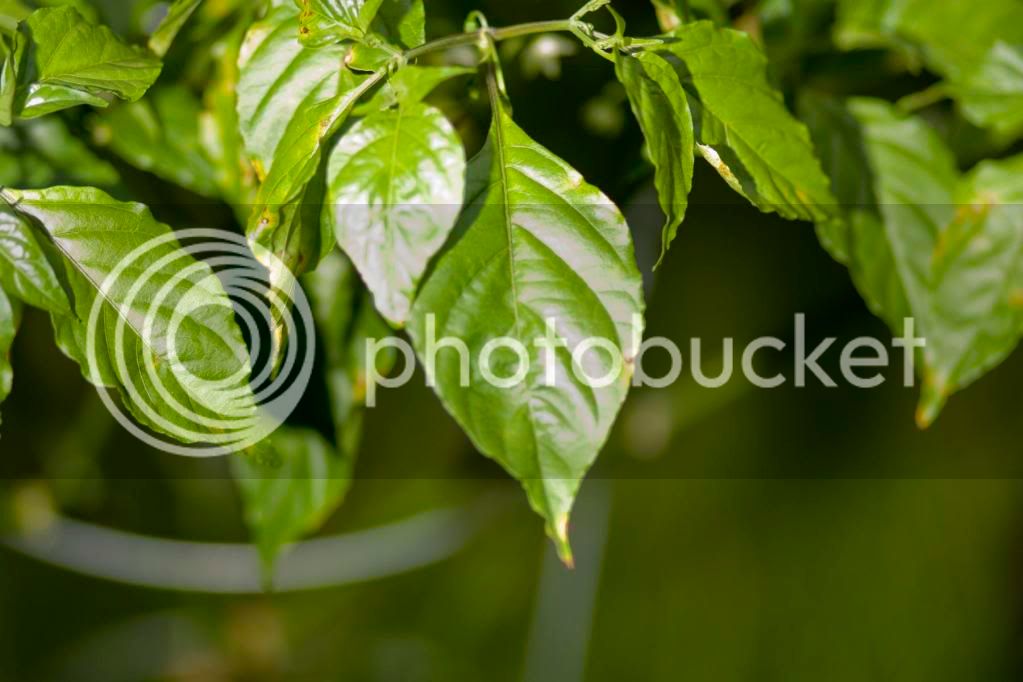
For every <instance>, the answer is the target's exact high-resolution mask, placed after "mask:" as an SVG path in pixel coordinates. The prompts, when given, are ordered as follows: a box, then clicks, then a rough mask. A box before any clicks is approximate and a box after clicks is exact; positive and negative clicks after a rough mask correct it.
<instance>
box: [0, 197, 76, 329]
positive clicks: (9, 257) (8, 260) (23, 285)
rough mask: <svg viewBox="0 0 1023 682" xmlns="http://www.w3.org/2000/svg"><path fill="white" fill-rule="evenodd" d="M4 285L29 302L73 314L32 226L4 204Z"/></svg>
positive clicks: (0, 282) (0, 227)
mask: <svg viewBox="0 0 1023 682" xmlns="http://www.w3.org/2000/svg"><path fill="white" fill-rule="evenodd" d="M0 266H2V267H0V286H2V287H3V288H4V289H6V290H7V291H8V292H10V293H11V294H13V295H14V296H17V297H18V298H20V299H21V300H22V301H24V302H25V303H28V304H29V305H32V306H35V307H37V308H41V309H42V310H46V311H49V312H51V313H53V314H55V315H70V314H71V306H70V304H69V303H68V298H67V294H66V293H65V292H64V289H63V288H62V287H61V285H60V280H59V279H58V278H57V274H56V272H54V269H53V265H52V264H51V263H50V261H49V259H48V258H47V256H46V252H45V251H44V250H43V248H42V246H41V245H40V243H39V241H38V240H37V238H36V235H35V233H34V231H33V228H32V226H31V225H30V224H29V222H28V221H27V220H26V219H25V218H22V217H21V216H19V215H18V214H17V213H15V212H14V211H12V210H11V209H9V208H6V207H4V208H0Z"/></svg>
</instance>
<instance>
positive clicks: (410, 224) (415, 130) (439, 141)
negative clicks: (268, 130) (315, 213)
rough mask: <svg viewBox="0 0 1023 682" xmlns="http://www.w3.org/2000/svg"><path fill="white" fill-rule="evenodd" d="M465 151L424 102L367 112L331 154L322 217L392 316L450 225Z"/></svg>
mask: <svg viewBox="0 0 1023 682" xmlns="http://www.w3.org/2000/svg"><path fill="white" fill-rule="evenodd" d="M464 177H465V152H464V151H463V150H462V142H461V140H460V139H459V138H458V134H457V133H456V132H455V130H454V128H453V127H452V126H451V124H450V123H448V121H447V119H446V118H445V117H444V114H443V113H441V112H440V111H439V110H437V109H434V108H433V107H430V106H427V105H425V104H414V105H412V106H408V107H406V106H402V107H398V108H397V109H394V110H390V111H383V112H379V113H376V114H372V115H370V116H368V117H366V118H364V119H362V120H361V121H359V122H358V123H356V124H355V125H354V126H353V127H352V128H351V129H350V130H349V131H348V132H346V133H345V135H344V136H343V137H342V138H341V140H340V141H339V142H338V144H337V145H336V146H335V147H334V150H333V152H332V153H331V155H330V158H329V161H328V169H327V183H328V188H327V203H326V205H325V206H324V215H323V220H324V221H325V222H327V224H330V225H333V227H334V230H335V232H336V234H337V241H338V244H339V245H340V246H341V248H342V249H343V250H344V251H345V253H347V254H348V256H349V257H350V258H351V259H352V262H354V263H355V266H356V267H357V268H358V269H359V272H360V273H361V274H362V278H363V280H364V281H365V282H366V285H367V286H368V287H369V289H370V291H371V292H373V295H374V297H375V299H376V305H377V309H378V310H380V312H381V313H382V314H383V316H384V317H385V318H387V319H388V320H389V321H390V322H391V323H392V324H395V325H397V326H402V325H404V323H405V321H406V320H407V318H408V314H409V310H410V308H411V306H412V300H413V298H414V297H415V293H416V290H417V289H418V286H419V281H420V279H421V278H422V276H423V273H424V272H425V271H426V266H427V265H428V264H429V262H430V259H431V258H432V257H433V256H434V254H436V253H437V251H439V250H440V248H441V247H442V246H443V245H444V242H445V241H446V240H447V237H448V235H449V234H450V232H451V229H452V228H453V227H454V225H455V221H456V220H457V218H458V213H459V211H460V209H461V205H462V194H463V192H464V190H465V182H464Z"/></svg>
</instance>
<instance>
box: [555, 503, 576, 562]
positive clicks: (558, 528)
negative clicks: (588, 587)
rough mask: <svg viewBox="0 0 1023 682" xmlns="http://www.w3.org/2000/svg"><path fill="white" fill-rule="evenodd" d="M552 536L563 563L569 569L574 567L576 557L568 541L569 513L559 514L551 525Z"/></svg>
mask: <svg viewBox="0 0 1023 682" xmlns="http://www.w3.org/2000/svg"><path fill="white" fill-rule="evenodd" d="M550 536H551V539H552V540H554V547H555V549H556V550H557V552H558V558H559V559H561V563H563V564H564V565H565V567H566V568H568V569H574V568H575V557H574V556H573V555H572V545H571V544H570V543H569V541H568V513H562V514H559V515H558V516H557V518H556V519H555V520H554V524H553V525H552V526H551V527H550Z"/></svg>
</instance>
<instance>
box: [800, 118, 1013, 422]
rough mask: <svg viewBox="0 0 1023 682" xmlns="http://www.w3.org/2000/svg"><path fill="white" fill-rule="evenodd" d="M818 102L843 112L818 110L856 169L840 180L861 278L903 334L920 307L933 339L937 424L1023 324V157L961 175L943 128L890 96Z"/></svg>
mask: <svg viewBox="0 0 1023 682" xmlns="http://www.w3.org/2000/svg"><path fill="white" fill-rule="evenodd" d="M813 106H815V107H816V109H817V111H822V110H825V109H828V110H830V111H831V116H830V117H829V118H824V117H822V116H814V117H810V118H809V119H808V120H810V121H811V124H812V125H814V126H815V127H817V126H819V125H827V126H828V127H829V128H830V130H831V132H825V133H816V132H815V136H819V137H820V138H821V139H825V138H826V137H828V136H830V137H829V138H828V139H830V145H829V146H830V152H829V154H830V155H831V156H832V158H833V160H834V163H833V164H831V166H832V167H833V168H835V169H841V172H842V173H844V174H845V175H844V179H843V176H836V178H838V179H836V183H835V186H836V189H837V191H838V192H839V196H840V197H841V198H842V203H843V206H844V207H845V209H846V217H847V222H848V233H847V253H848V256H849V268H850V271H851V272H852V275H853V279H854V281H855V282H856V285H857V287H858V288H859V290H860V292H861V293H862V294H863V296H864V298H865V299H866V300H867V302H868V304H869V305H870V307H871V309H872V310H873V311H874V312H875V313H877V314H878V315H879V316H881V317H882V318H883V319H885V320H886V321H887V322H888V323H889V325H890V326H891V327H892V328H893V329H894V330H895V331H896V332H897V333H900V334H901V333H902V331H903V320H904V319H905V318H908V317H912V318H914V319H915V322H916V331H917V332H918V334H919V335H921V336H923V337H924V338H926V340H927V347H926V349H925V350H924V351H923V353H922V354H921V356H922V358H923V361H924V369H923V378H924V385H923V395H922V397H921V403H920V410H919V412H918V416H917V418H918V422H919V423H920V424H921V426H927V425H929V424H931V423H932V422H933V421H934V419H935V418H936V417H937V416H938V414H939V413H940V411H941V409H942V407H943V406H944V404H945V402H946V401H947V400H948V398H949V396H951V395H952V394H953V393H954V392H956V391H958V390H960V389H962V388H965V387H966V386H968V385H969V384H970V383H972V382H973V381H975V380H976V379H977V378H979V377H980V376H981V375H983V374H984V373H985V372H987V371H988V370H990V369H991V368H992V367H993V366H995V365H996V364H998V363H999V362H1001V361H1002V360H1003V359H1004V358H1005V357H1006V356H1007V355H1008V354H1009V352H1010V351H1011V350H1012V348H1014V347H1015V345H1016V344H1017V342H1018V341H1019V338H1020V335H1021V334H1023V275H1021V273H1020V270H1019V268H1018V265H1019V263H1020V262H1021V261H1023V208H1021V207H1020V205H1021V203H1023V190H1021V189H1020V185H1019V177H1020V172H1021V170H1023V157H1017V158H1015V159H1011V160H1009V161H1003V162H987V163H984V164H981V165H980V166H979V167H978V168H977V169H975V170H974V171H973V172H972V173H970V174H969V175H968V176H967V177H966V178H963V179H961V178H960V177H959V172H958V169H957V168H956V163H955V159H954V157H953V156H952V154H951V152H950V151H949V150H948V149H947V148H946V146H945V145H944V143H943V142H942V140H941V139H940V138H939V137H938V135H937V133H936V132H935V131H934V130H932V129H931V128H930V127H929V126H928V125H927V124H925V123H924V122H923V121H922V120H920V119H918V118H914V117H910V116H906V115H904V114H901V113H899V112H898V111H896V110H895V109H894V108H893V107H892V106H891V105H890V104H888V103H886V102H882V101H879V100H868V99H854V100H851V101H849V102H848V103H847V104H846V106H845V107H844V111H842V110H841V105H839V104H838V103H836V102H821V101H817V102H816V103H815V104H814V105H813ZM825 121H826V123H824V122H825ZM838 127H841V128H842V130H841V131H840V132H839V131H838V130H836V128H838ZM857 182H858V183H859V184H860V185H861V186H863V188H862V189H860V190H857V189H856V184H857Z"/></svg>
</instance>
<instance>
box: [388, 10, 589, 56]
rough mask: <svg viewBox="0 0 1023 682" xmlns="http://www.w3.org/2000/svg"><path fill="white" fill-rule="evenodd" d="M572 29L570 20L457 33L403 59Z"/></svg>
mask: <svg viewBox="0 0 1023 682" xmlns="http://www.w3.org/2000/svg"><path fill="white" fill-rule="evenodd" d="M573 27H574V25H573V23H572V21H571V20H569V19H563V20H560V21H534V22H531V23H528V24H516V25H514V26H506V27H504V28H482V29H480V30H478V31H472V32H471V33H458V34H456V35H453V36H447V37H446V38H440V39H438V40H434V41H432V42H429V43H426V44H425V45H420V46H419V47H414V48H412V49H411V50H409V51H408V52H406V53H405V59H406V60H408V61H412V60H413V59H417V58H419V57H422V56H423V55H425V54H429V53H431V52H438V51H441V50H448V49H451V48H452V47H461V46H462V45H477V44H479V42H480V40H481V39H484V38H488V37H489V38H490V39H491V40H493V41H495V42H500V41H502V40H509V39H510V38H519V37H521V36H528V35H534V34H537V33H563V32H572V29H573Z"/></svg>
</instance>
